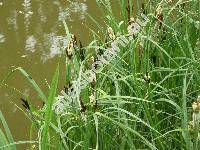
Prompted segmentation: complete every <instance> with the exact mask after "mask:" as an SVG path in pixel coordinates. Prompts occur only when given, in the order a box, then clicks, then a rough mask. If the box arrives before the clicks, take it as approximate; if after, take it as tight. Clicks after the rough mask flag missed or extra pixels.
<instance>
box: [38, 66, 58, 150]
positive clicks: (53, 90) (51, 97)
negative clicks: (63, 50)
mask: <svg viewBox="0 0 200 150" xmlns="http://www.w3.org/2000/svg"><path fill="white" fill-rule="evenodd" d="M58 78H59V65H58V66H57V69H56V72H55V74H54V76H53V80H52V83H51V87H50V91H49V97H48V101H47V108H46V114H45V123H44V129H43V132H42V145H41V148H42V150H46V149H48V138H49V136H48V135H49V134H48V130H49V126H50V122H51V119H52V115H53V110H52V105H53V102H54V99H55V96H56V90H57V85H58Z"/></svg>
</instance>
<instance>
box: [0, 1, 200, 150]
mask: <svg viewBox="0 0 200 150" xmlns="http://www.w3.org/2000/svg"><path fill="white" fill-rule="evenodd" d="M118 2H119V5H120V8H121V10H120V12H118V14H115V12H114V11H113V10H112V3H111V2H110V1H109V0H98V1H97V4H98V5H99V7H100V8H102V10H103V12H104V15H105V22H106V26H107V27H108V30H102V29H101V30H100V31H101V32H102V33H103V37H100V36H98V34H97V33H95V31H92V34H93V37H94V40H93V41H92V42H91V43H90V44H89V45H88V46H85V47H83V45H82V43H81V42H80V43H79V44H78V40H77V37H76V36H75V35H73V34H71V33H70V31H69V29H68V27H67V24H66V22H65V21H63V22H64V27H65V30H66V35H67V36H66V38H67V39H68V40H69V44H68V47H67V48H66V50H65V51H66V52H65V53H66V54H65V56H66V57H65V58H66V59H65V62H66V80H65V81H64V82H63V81H62V82H63V83H65V88H64V90H63V91H61V93H60V94H59V95H56V90H57V84H58V78H59V67H58V68H57V69H56V71H55V75H54V77H53V80H52V85H51V86H50V90H49V96H48V98H46V96H45V94H44V93H43V92H42V90H41V89H40V88H39V86H38V85H37V84H36V83H35V81H34V80H33V79H32V78H30V76H29V75H28V74H27V73H26V72H25V71H24V70H23V69H22V68H17V69H15V70H14V71H12V72H11V73H10V74H9V75H8V76H7V77H6V78H5V80H4V82H5V81H6V80H7V79H8V78H9V76H10V75H11V74H12V73H13V72H15V71H16V70H19V71H20V72H21V73H22V74H23V75H24V76H25V77H26V78H27V79H28V80H29V82H30V83H31V84H32V86H33V87H34V88H35V90H36V91H37V92H38V95H39V96H40V98H41V100H42V101H43V102H44V106H43V108H41V109H40V110H34V109H29V108H31V107H28V106H27V105H31V104H30V101H26V100H24V101H23V102H25V105H26V107H25V108H26V109H27V111H28V116H29V118H30V119H31V120H32V121H33V124H34V126H35V127H36V128H37V129H38V138H37V140H38V144H37V147H36V149H42V150H43V149H44V150H46V149H60V150H63V149H69V150H71V149H85V150H88V149H102V150H104V149H153V150H156V149H159V150H162V149H164V150H165V149H187V150H191V149H195V150H198V149H199V148H200V140H199V139H200V132H199V122H200V121H199V119H200V101H199V99H197V97H198V95H199V88H200V80H199V73H200V63H199V60H200V59H199V57H200V37H199V33H200V23H199V20H200V1H199V0H190V1H186V0H179V1H170V0H168V1H163V0H162V1H160V0H155V1H150V0H144V1H139V0H138V1H134V0H118ZM141 13H142V14H145V15H146V17H147V18H148V20H149V22H148V23H147V24H146V25H145V26H142V25H139V28H138V26H136V24H134V23H136V22H138V21H137V20H136V19H137V18H138V19H140V20H144V17H142V15H141ZM116 16H117V17H116ZM89 17H90V18H91V19H92V20H93V21H94V23H97V22H96V21H95V18H92V16H89ZM133 17H134V18H135V19H134V20H133ZM97 26H98V27H99V26H100V25H99V24H98V23H97ZM127 28H128V31H127ZM136 28H137V29H138V30H137V33H136ZM130 29H132V30H130ZM121 36H124V37H126V38H127V41H128V42H126V40H123V41H122V42H121V43H120V44H118V46H117V47H115V48H116V49H118V51H117V53H116V55H115V56H114V57H108V54H109V53H110V52H111V49H109V48H111V47H112V46H113V45H112V44H113V42H114V41H115V40H116V39H117V38H119V37H121ZM130 37H131V39H130V40H129V38H130ZM105 53H106V54H107V55H104V54H105ZM103 56H104V58H103ZM99 58H101V62H100V60H99ZM97 62H98V63H97ZM89 70H92V71H89ZM88 71H89V72H88ZM4 82H2V84H1V85H3V83H4ZM30 99H31V98H30ZM193 101H194V102H193ZM192 102H193V103H192ZM191 106H192V107H191ZM190 114H192V115H190ZM1 118H2V117H1ZM4 128H5V126H4ZM6 129H8V128H7V127H6ZM6 133H7V137H6V136H5V135H4V134H3V132H2V131H1V130H0V135H1V137H2V138H1V139H2V140H1V141H0V146H3V145H7V144H8V143H14V141H13V139H12V138H9V137H10V136H9V135H10V133H9V132H7V131H6ZM7 138H8V139H9V140H7ZM33 142H34V141H33ZM2 143H3V144H2ZM27 143H30V141H29V142H27ZM11 145H12V144H11ZM12 146H14V145H12ZM0 148H1V147H0Z"/></svg>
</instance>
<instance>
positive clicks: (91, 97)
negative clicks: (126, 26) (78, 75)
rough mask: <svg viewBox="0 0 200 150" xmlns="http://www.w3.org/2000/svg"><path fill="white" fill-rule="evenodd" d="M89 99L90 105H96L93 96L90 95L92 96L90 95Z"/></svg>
mask: <svg viewBox="0 0 200 150" xmlns="http://www.w3.org/2000/svg"><path fill="white" fill-rule="evenodd" d="M89 98H90V104H91V105H92V106H94V105H95V104H96V100H95V95H94V94H92V95H90V97H89Z"/></svg>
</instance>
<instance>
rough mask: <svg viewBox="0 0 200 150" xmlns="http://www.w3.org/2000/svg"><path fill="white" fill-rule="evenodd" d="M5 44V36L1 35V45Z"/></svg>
mask: <svg viewBox="0 0 200 150" xmlns="http://www.w3.org/2000/svg"><path fill="white" fill-rule="evenodd" d="M3 42H5V36H4V35H3V34H1V33H0V43H3Z"/></svg>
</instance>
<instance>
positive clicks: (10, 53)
mask: <svg viewBox="0 0 200 150" xmlns="http://www.w3.org/2000/svg"><path fill="white" fill-rule="evenodd" d="M96 9H97V7H96V2H95V1H94V0H72V2H68V1H66V0H54V1H41V0H34V1H32V0H23V1H19V0H4V1H3V0H0V20H1V21H0V81H1V80H2V79H3V78H4V77H5V75H6V73H7V72H8V71H9V70H10V69H11V68H12V67H11V66H15V67H19V66H21V67H23V68H24V69H25V70H26V71H27V72H28V73H30V74H31V75H32V77H33V78H34V79H35V80H36V82H37V83H38V84H39V85H40V86H41V88H42V89H43V90H44V91H45V93H47V91H48V90H47V87H46V84H45V81H44V80H45V79H47V80H48V83H50V82H51V78H52V74H53V72H54V70H55V67H56V65H57V62H58V61H57V58H58V57H57V56H59V55H60V54H62V53H64V49H65V47H66V46H67V42H68V41H67V39H66V35H65V31H64V27H63V23H62V20H65V21H66V22H67V24H68V25H69V28H70V30H71V31H72V32H73V33H74V34H76V35H77V37H79V38H81V40H82V42H83V43H84V42H86V41H88V42H89V40H88V38H89V37H88V36H89V30H88V29H87V27H86V26H83V22H84V23H86V22H88V17H87V13H89V12H90V14H91V12H92V13H93V14H91V15H94V16H97V14H95V12H96ZM98 15H99V14H98ZM87 26H89V27H90V25H89V24H88V25H87ZM72 27H73V28H72ZM85 35H87V36H85ZM62 86H63V85H61V87H62ZM11 87H15V88H16V89H17V90H19V91H21V93H23V94H25V95H27V96H29V98H30V100H31V101H32V102H33V103H34V104H36V107H37V106H38V103H37V101H38V99H39V98H38V96H37V94H36V92H34V91H33V89H32V88H31V86H30V84H28V83H27V81H26V80H25V79H24V77H23V76H22V75H21V74H15V75H14V77H13V78H10V79H9V81H8V86H5V87H3V88H1V89H0V110H2V111H3V113H4V115H5V117H6V119H7V121H8V124H9V126H10V128H11V131H12V133H13V135H14V138H15V139H16V140H25V139H28V136H27V135H28V134H27V133H28V132H27V131H28V130H29V124H28V122H27V119H26V118H25V115H24V114H23V113H22V112H21V111H20V110H19V109H17V107H16V106H15V105H14V104H17V105H18V106H21V104H20V101H19V98H20V97H23V95H22V94H20V92H17V90H13V88H11ZM13 118H16V119H13ZM24 124H26V125H27V126H25V127H24V128H23V130H22V129H21V126H22V125H23V126H24ZM19 130H20V132H18V131H19Z"/></svg>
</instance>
